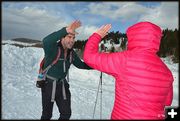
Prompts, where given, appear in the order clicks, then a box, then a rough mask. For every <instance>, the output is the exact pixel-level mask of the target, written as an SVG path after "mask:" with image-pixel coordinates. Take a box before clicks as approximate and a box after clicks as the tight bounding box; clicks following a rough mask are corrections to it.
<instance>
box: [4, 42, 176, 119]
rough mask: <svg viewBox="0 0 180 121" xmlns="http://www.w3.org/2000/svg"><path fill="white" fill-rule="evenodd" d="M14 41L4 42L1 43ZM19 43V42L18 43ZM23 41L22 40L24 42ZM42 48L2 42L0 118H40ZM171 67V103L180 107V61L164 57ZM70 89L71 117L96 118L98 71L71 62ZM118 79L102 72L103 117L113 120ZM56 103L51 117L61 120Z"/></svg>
mask: <svg viewBox="0 0 180 121" xmlns="http://www.w3.org/2000/svg"><path fill="white" fill-rule="evenodd" d="M4 42H6V43H11V44H12V41H10V40H9V41H2V43H4ZM18 44H20V43H18ZM21 44H22V43H21ZM42 57H43V49H42V48H35V47H28V48H19V47H16V46H12V45H9V44H6V45H2V91H1V93H2V94H1V96H2V98H1V99H2V101H1V102H2V104H1V118H2V119H4V120H9V119H15V120H18V119H19V120H26V119H28V120H30V119H34V120H37V119H40V116H41V111H42V107H41V90H40V89H39V88H36V86H35V84H36V83H35V81H36V78H37V75H38V74H37V73H38V67H39V62H40V61H39V60H41V59H40V58H42ZM161 59H162V60H163V61H164V63H165V64H166V65H167V66H168V68H169V69H170V70H171V72H172V74H173V77H174V82H173V101H172V106H173V107H177V106H179V104H178V102H179V92H178V90H179V86H178V85H179V79H178V78H179V71H178V70H179V69H178V67H179V63H173V62H172V61H171V59H170V58H169V57H167V58H161ZM69 72H70V73H69V74H70V75H69V78H70V81H69V84H70V91H71V107H72V116H71V119H81V120H82V119H93V112H94V107H95V101H96V96H97V91H98V84H99V80H100V72H99V71H97V70H82V69H78V68H76V67H75V66H74V65H71V67H70V70H69ZM114 89H115V79H114V78H113V77H112V76H110V75H107V74H105V73H103V74H102V119H110V116H111V111H112V108H113V105H114V91H115V90H114ZM95 109H96V110H95V115H94V119H100V93H99V94H98V97H97V105H96V108H95ZM58 117H59V113H58V109H57V106H56V104H54V108H53V117H52V119H58Z"/></svg>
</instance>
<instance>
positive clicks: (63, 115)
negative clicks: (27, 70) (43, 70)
mask: <svg viewBox="0 0 180 121" xmlns="http://www.w3.org/2000/svg"><path fill="white" fill-rule="evenodd" d="M47 81H48V83H46V84H45V86H44V87H42V89H41V92H42V116H41V120H46V119H51V117H52V111H53V104H54V102H51V95H52V86H53V82H49V80H48V79H47ZM64 86H65V91H66V100H64V98H63V93H62V82H57V83H56V93H55V102H56V104H57V106H58V110H59V113H60V117H59V120H61V119H69V118H70V116H71V93H70V90H69V84H68V83H67V81H66V80H64Z"/></svg>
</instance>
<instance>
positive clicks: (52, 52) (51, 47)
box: [43, 27, 92, 80]
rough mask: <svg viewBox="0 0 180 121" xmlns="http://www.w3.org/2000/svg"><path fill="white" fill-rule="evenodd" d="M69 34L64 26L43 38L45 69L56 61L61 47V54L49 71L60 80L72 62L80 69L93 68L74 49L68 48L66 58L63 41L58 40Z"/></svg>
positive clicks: (50, 74)
mask: <svg viewBox="0 0 180 121" xmlns="http://www.w3.org/2000/svg"><path fill="white" fill-rule="evenodd" d="M67 34H68V33H67V31H66V27H64V28H62V29H61V30H59V31H56V32H53V33H51V34H50V35H48V36H46V37H45V38H44V39H43V49H44V53H45V63H44V66H43V69H44V68H46V67H47V66H48V65H50V64H51V63H52V62H53V61H54V59H55V58H56V56H57V53H58V47H60V48H61V55H60V58H59V60H58V62H57V63H56V64H55V65H53V66H52V67H51V68H50V69H49V70H48V72H47V74H48V75H49V76H52V77H54V78H56V79H59V80H60V79H63V78H65V77H66V75H67V73H68V70H69V68H70V65H71V63H72V64H73V65H74V66H76V67H77V68H80V69H92V68H91V67H89V66H88V65H86V64H85V63H84V62H82V61H81V59H80V58H79V57H78V55H77V54H76V52H75V51H74V50H73V49H68V54H67V57H66V59H65V58H64V49H63V47H62V45H61V42H57V41H59V40H61V39H62V38H63V37H65V36H66V35H67ZM70 52H71V53H72V61H70ZM64 62H65V66H64Z"/></svg>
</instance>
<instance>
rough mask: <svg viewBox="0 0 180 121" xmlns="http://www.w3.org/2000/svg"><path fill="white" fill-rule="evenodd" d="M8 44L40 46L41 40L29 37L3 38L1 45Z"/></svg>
mask: <svg viewBox="0 0 180 121" xmlns="http://www.w3.org/2000/svg"><path fill="white" fill-rule="evenodd" d="M5 44H10V45H14V46H18V47H21V48H22V47H38V48H42V41H40V40H34V39H29V38H14V39H11V40H3V42H2V45H5Z"/></svg>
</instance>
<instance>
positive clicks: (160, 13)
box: [1, 1, 179, 40]
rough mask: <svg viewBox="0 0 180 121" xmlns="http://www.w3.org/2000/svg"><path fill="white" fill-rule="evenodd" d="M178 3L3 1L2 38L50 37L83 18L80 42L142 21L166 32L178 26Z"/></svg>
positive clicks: (40, 38)
mask: <svg viewBox="0 0 180 121" xmlns="http://www.w3.org/2000/svg"><path fill="white" fill-rule="evenodd" d="M178 4H179V3H178V2H176V1H174V2H160V1H157V2H126V1H124V2H20V1H18V2H2V4H1V5H2V39H3V40H7V39H12V38H19V37H24V38H31V39H38V40H42V39H43V38H44V37H45V36H46V35H48V34H50V33H52V32H54V31H57V30H59V29H61V28H62V27H64V26H67V25H68V24H70V23H71V22H72V21H73V20H76V19H79V20H81V22H82V26H81V27H80V28H79V29H78V30H77V31H78V32H79V35H77V37H76V39H87V38H88V37H89V36H90V35H91V34H92V33H93V32H95V31H96V30H97V28H98V27H100V26H101V25H103V24H107V23H111V24H112V28H111V30H110V31H120V32H122V33H125V32H126V30H127V28H128V27H129V26H131V25H133V24H135V23H137V22H139V21H150V22H153V23H155V24H157V25H158V26H160V27H161V28H162V29H165V28H168V29H173V30H174V29H175V28H179V27H178V26H179V25H178V18H179V14H178V9H179V6H178Z"/></svg>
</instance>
